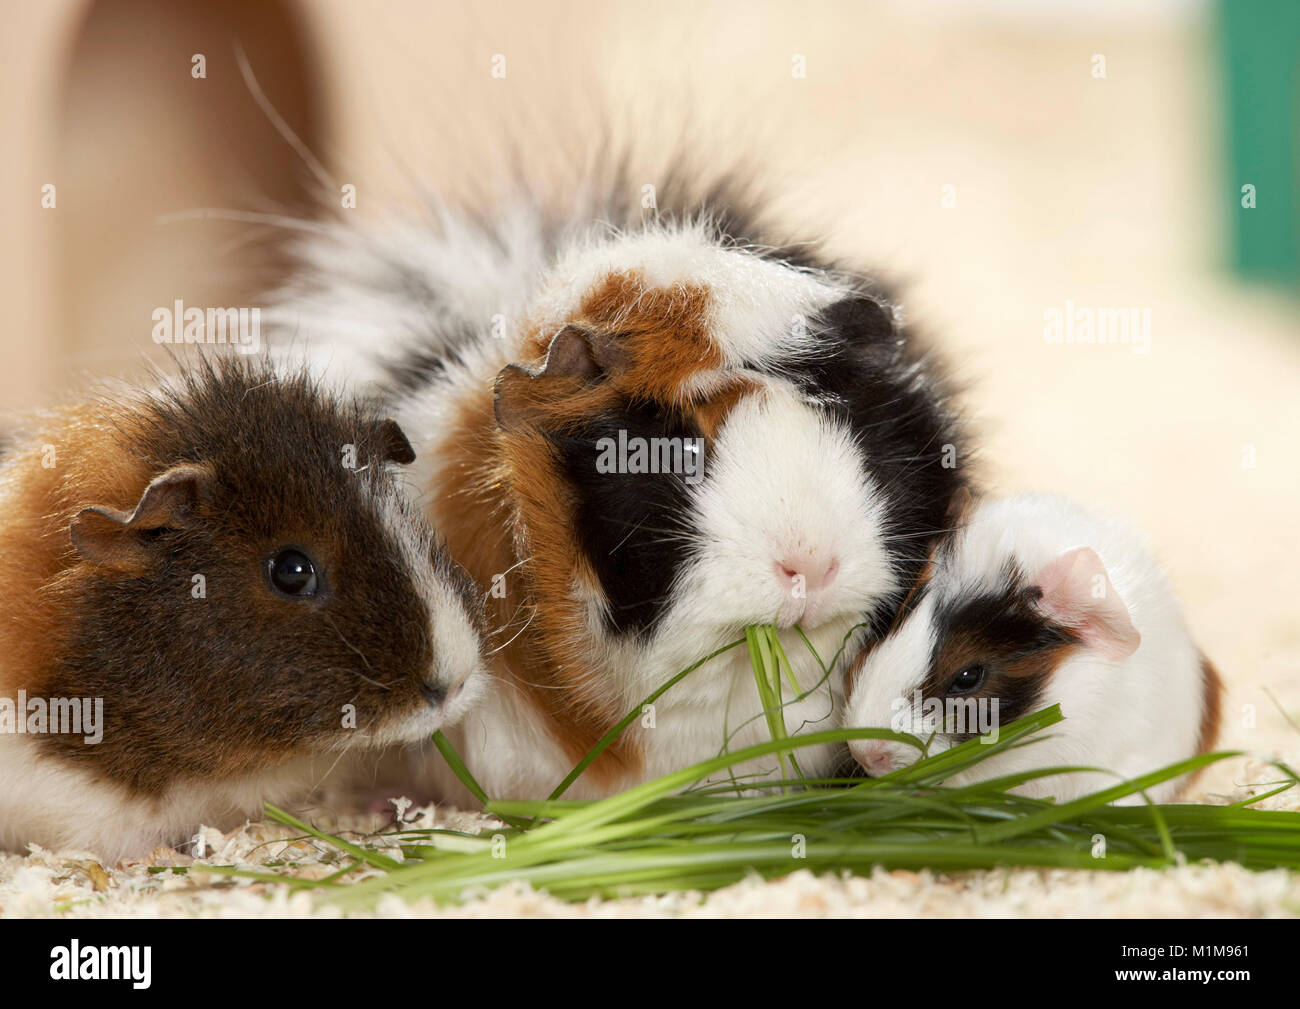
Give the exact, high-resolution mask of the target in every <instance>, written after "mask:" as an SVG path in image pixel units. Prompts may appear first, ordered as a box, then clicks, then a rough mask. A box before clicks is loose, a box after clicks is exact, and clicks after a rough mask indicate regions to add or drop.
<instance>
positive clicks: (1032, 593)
mask: <svg viewBox="0 0 1300 1009" xmlns="http://www.w3.org/2000/svg"><path fill="white" fill-rule="evenodd" d="M1002 580H1003V582H1004V585H1005V587H1004V588H1003V589H1001V590H999V591H997V592H989V593H985V594H981V595H978V596H967V597H958V598H954V599H950V600H946V601H943V602H940V603H938V604H937V605H936V608H935V612H934V616H933V619H934V624H935V628H936V630H937V642H936V645H935V648H934V652H933V653H932V655H931V657H930V663H931V665H930V671H929V674H928V675H927V677H926V680H925V683H924V684H923V686H922V688H921V693H922V695H923V696H924V697H926V698H931V697H937V698H940V699H942V698H944V697H947V696H948V688H949V685H950V684H951V682H952V679H953V677H954V676H955V675H956V674H957V673H958V672H960V671H961V670H962V669H964V668H966V667H967V666H969V665H972V664H974V663H978V664H980V665H982V666H983V667H984V669H985V671H986V672H985V680H984V684H983V685H982V686H981V687H980V688H979V689H978V690H975V691H973V692H971V693H968V694H962V695H960V696H961V697H962V698H964V699H965V698H975V699H979V698H994V697H996V698H997V699H998V719H999V722H1000V723H1001V724H1006V723H1008V722H1012V721H1015V720H1016V719H1017V718H1019V717H1021V716H1022V715H1027V714H1029V713H1030V712H1031V711H1034V710H1036V709H1037V708H1038V707H1039V706H1040V704H1041V702H1042V698H1043V693H1044V690H1045V689H1046V687H1047V684H1048V681H1049V680H1050V678H1051V675H1052V672H1053V671H1054V670H1055V668H1056V666H1057V665H1058V664H1059V663H1060V661H1061V660H1062V659H1063V658H1064V657H1065V655H1066V653H1067V652H1068V651H1070V650H1071V649H1072V648H1073V647H1074V646H1075V645H1076V644H1077V643H1078V639H1077V638H1076V637H1075V636H1074V635H1073V634H1072V633H1071V632H1070V631H1069V630H1068V629H1067V628H1065V627H1062V626H1060V625H1058V624H1056V623H1054V622H1052V621H1051V620H1048V619H1047V618H1046V617H1044V616H1043V615H1042V614H1041V613H1039V612H1038V611H1037V610H1036V609H1035V608H1034V606H1033V604H1034V602H1035V601H1036V599H1037V598H1038V597H1039V596H1040V595H1041V594H1042V593H1041V590H1039V589H1037V588H1034V587H1031V586H1026V585H1025V584H1024V578H1023V576H1022V575H1021V573H1020V571H1019V570H1018V569H1017V568H1016V567H1015V565H1014V564H1010V565H1008V566H1007V568H1006V569H1005V570H1004V571H1003V578H1002ZM956 738H958V739H966V738H970V734H957V736H956Z"/></svg>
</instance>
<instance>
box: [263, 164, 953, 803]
mask: <svg viewBox="0 0 1300 1009" xmlns="http://www.w3.org/2000/svg"><path fill="white" fill-rule="evenodd" d="M627 191H629V192H635V191H636V190H635V188H634V187H628V190H627ZM621 192H622V190H617V191H616V190H610V191H609V193H608V196H607V198H606V199H605V201H604V202H603V203H602V202H601V201H599V200H597V201H595V205H588V206H585V208H584V209H582V210H580V211H574V213H573V215H572V216H571V217H570V219H569V220H567V221H556V220H554V219H552V218H551V217H549V216H548V212H543V211H542V210H540V209H529V205H528V204H518V203H516V206H522V209H519V210H517V211H515V212H514V213H513V214H512V215H510V216H508V217H506V218H504V219H500V220H497V221H496V222H495V223H493V222H492V221H487V220H484V219H478V218H474V217H471V216H470V215H459V216H458V215H456V213H455V212H454V211H447V212H446V213H445V214H444V223H443V226H442V228H441V229H440V230H439V229H434V228H429V229H427V230H425V231H423V232H421V231H417V230H415V229H414V227H413V226H411V225H407V226H404V227H402V228H398V229H394V230H393V231H392V232H391V233H386V232H384V231H382V230H379V229H373V230H364V231H358V230H357V228H358V227H364V226H354V225H340V226H339V227H338V228H337V229H336V230H335V231H333V232H332V233H330V234H328V235H326V236H325V237H320V236H316V237H313V238H311V239H308V244H307V245H306V246H305V248H304V251H303V252H302V263H303V265H302V269H301V271H300V273H299V275H298V276H297V278H296V279H295V280H294V282H293V283H292V284H291V285H290V286H289V287H288V288H286V289H285V290H284V291H283V292H281V294H280V295H279V298H278V309H277V311H276V316H277V318H278V320H279V321H280V323H281V324H282V325H283V326H284V327H285V330H286V331H287V332H291V333H293V334H295V340H296V341H297V346H298V348H299V352H301V349H302V346H303V345H304V344H307V343H309V342H310V341H311V340H312V339H313V338H314V339H316V340H318V341H319V352H318V357H319V360H321V361H324V362H326V363H327V364H328V365H329V366H330V367H332V368H333V369H334V370H335V372H336V373H337V372H340V371H341V372H342V373H345V374H346V375H348V376H352V377H355V378H357V379H358V380H359V381H361V382H362V383H363V384H364V386H365V388H366V389H367V390H368V391H371V392H374V391H378V392H379V393H380V394H382V395H384V396H385V401H386V404H387V405H388V406H389V407H390V408H391V409H392V410H393V411H394V413H395V416H396V417H397V418H398V419H399V421H400V422H401V424H402V425H403V427H404V428H405V429H406V430H407V431H409V432H410V433H411V435H412V439H413V442H414V444H415V445H416V446H417V448H418V452H419V455H420V457H421V462H420V463H418V464H417V467H416V469H415V471H414V479H415V482H416V484H417V486H418V487H419V489H420V491H421V493H422V501H423V502H424V505H425V508H426V511H427V513H428V514H429V516H430V517H431V518H432V520H433V522H434V524H435V526H437V527H438V528H439V529H440V530H442V531H443V532H444V534H445V535H446V537H447V540H448V546H449V549H450V551H451V553H452V556H453V557H455V558H456V560H457V561H459V562H460V563H461V564H463V565H464V566H465V568H466V569H467V570H468V571H469V573H470V575H471V577H473V578H474V580H475V581H476V582H478V583H479V584H481V585H482V586H484V587H485V588H486V589H488V600H487V603H488V612H489V626H490V627H491V634H492V635H493V640H494V643H495V646H496V648H495V651H494V654H493V656H492V668H493V671H494V673H495V674H496V676H497V679H498V684H497V688H496V689H494V690H493V691H492V692H491V694H490V696H489V697H488V698H486V699H485V701H484V704H483V705H482V706H480V708H479V709H478V711H477V712H476V714H475V717H474V718H472V719H470V720H469V721H467V722H466V723H465V725H464V726H462V727H461V728H460V730H459V732H458V733H453V734H452V738H453V740H454V741H455V742H456V743H457V745H458V747H459V748H460V750H461V754H462V756H463V757H464V758H465V760H466V762H467V764H468V766H469V767H470V769H471V770H472V771H473V772H474V774H475V775H476V776H478V778H479V780H480V782H481V784H482V785H483V786H484V787H485V789H486V790H487V791H488V793H489V794H491V795H493V796H499V797H530V798H531V797H539V796H545V795H546V794H548V793H549V792H550V790H551V789H552V788H553V787H554V786H555V785H556V784H557V783H558V782H559V781H560V780H561V779H562V778H563V777H564V775H565V774H566V772H567V771H568V770H569V769H570V768H571V767H572V766H573V765H574V763H575V762H576V761H578V760H579V759H580V758H581V757H582V756H583V755H584V754H585V753H586V752H587V751H588V750H589V749H590V747H591V746H592V745H593V744H595V743H596V742H597V741H598V740H599V739H601V737H602V736H604V735H605V734H606V733H607V732H608V730H610V729H611V727H612V726H614V725H615V724H616V723H617V722H618V720H619V719H620V718H621V717H622V716H624V715H625V714H627V713H628V712H629V711H631V710H633V709H634V708H636V707H637V705H639V703H640V702H641V701H642V700H643V699H644V698H645V697H646V696H647V695H649V694H650V693H651V692H652V691H654V690H655V689H656V688H658V687H660V686H661V685H662V684H664V683H665V682H666V681H667V680H668V679H669V678H670V677H672V676H673V675H674V674H676V673H678V672H680V671H682V670H683V669H685V668H686V667H687V666H688V665H690V664H691V663H693V662H695V661H697V660H699V659H700V658H702V657H703V656H705V655H707V654H709V653H711V652H712V651H714V650H716V649H718V648H720V647H722V646H725V645H726V644H728V643H730V642H733V641H736V640H737V639H738V638H739V637H741V635H742V631H743V628H744V627H745V626H746V625H751V624H770V623H774V624H776V625H777V626H778V627H779V628H780V629H781V633H782V640H783V642H784V647H785V651H786V653H787V654H788V656H789V657H790V659H791V662H792V664H793V669H794V673H795V676H796V678H797V681H798V684H799V686H800V688H801V695H802V696H801V698H800V699H798V700H793V701H792V700H791V698H792V695H793V688H792V687H788V686H787V693H786V700H787V702H789V703H787V705H786V707H785V708H784V716H785V721H786V725H787V728H788V731H789V732H791V733H796V732H799V731H801V730H804V729H822V728H830V727H833V726H834V725H835V722H836V719H837V718H838V715H839V705H838V700H837V699H838V698H839V696H840V685H839V684H840V674H839V673H837V674H836V675H834V676H828V675H827V674H826V672H825V670H824V669H823V668H822V666H821V664H820V662H819V661H818V659H817V658H815V657H814V656H812V655H811V654H810V653H809V650H808V649H807V648H806V647H805V645H804V643H803V642H802V641H801V640H800V638H799V636H798V633H797V631H796V630H795V628H796V627H798V628H800V629H801V630H802V631H804V632H806V633H807V636H808V638H809V640H810V641H811V643H812V645H813V646H814V647H815V649H816V651H817V653H818V655H819V656H820V660H821V662H824V663H826V664H830V663H831V662H832V661H833V659H834V657H835V656H836V655H837V654H838V653H839V651H840V650H841V648H842V647H843V646H844V645H845V643H846V640H847V639H849V638H850V637H851V636H853V635H854V633H855V628H856V627H858V626H859V625H861V624H865V625H866V631H865V633H869V632H870V631H871V630H872V629H875V630H877V631H880V630H883V629H884V628H885V627H887V626H888V623H889V619H890V616H891V615H892V612H893V610H894V608H896V607H897V605H898V603H899V602H900V601H901V599H902V596H903V595H904V594H905V591H906V587H907V586H908V585H909V584H910V583H911V582H912V581H913V580H914V578H915V575H916V572H917V571H918V570H919V567H920V565H921V564H922V563H924V560H925V556H926V552H927V545H928V543H929V541H930V540H931V539H932V538H933V537H935V536H936V535H938V534H939V533H940V532H941V531H942V530H943V528H944V521H945V515H946V512H947V509H948V506H949V503H950V500H951V498H952V496H953V494H954V493H955V492H956V491H957V489H958V488H960V487H962V486H964V485H965V483H966V479H967V478H966V475H965V474H966V470H965V467H964V462H965V455H964V441H963V438H962V431H961V428H962V425H961V423H960V420H959V417H958V413H957V411H956V410H955V409H954V408H953V406H952V400H951V394H950V391H949V387H948V384H947V382H946V380H945V378H944V376H943V374H942V371H941V369H940V367H939V366H938V364H937V363H936V361H935V360H934V358H933V357H932V355H931V354H929V353H928V352H927V351H926V350H925V349H924V348H922V347H921V346H920V345H919V343H918V341H917V339H916V338H915V337H914V335H913V334H912V333H911V332H910V331H909V330H908V329H907V328H905V327H904V326H903V325H902V323H901V320H900V313H899V312H898V310H897V309H896V306H894V305H893V304H892V303H891V302H890V301H889V299H888V298H887V297H886V296H885V295H884V294H883V293H882V292H881V291H880V290H879V289H878V288H877V287H876V286H874V285H873V283H872V282H870V281H869V280H868V279H867V278H865V277H863V276H861V275H855V274H851V273H848V272H845V271H842V270H839V269H837V268H836V267H835V266H834V264H832V263H830V262H827V261H823V260H821V259H819V258H818V257H817V256H816V254H815V253H814V252H813V251H811V250H810V249H809V247H808V246H806V245H798V246H796V245H785V246H780V247H777V246H774V245H772V244H762V237H761V232H760V230H759V229H758V226H757V225H756V224H754V222H753V220H752V219H751V218H750V217H749V216H748V215H747V213H746V212H745V210H744V202H743V201H742V200H740V199H738V198H737V197H736V196H735V194H734V193H730V192H729V191H728V190H727V189H726V188H725V187H719V188H715V189H713V190H712V191H711V195H710V196H708V197H707V198H704V199H701V200H699V201H692V200H691V199H690V198H688V197H686V196H684V195H682V196H675V195H674V193H673V190H672V187H671V186H670V185H663V186H660V187H659V191H658V208H659V209H658V212H657V213H653V214H646V215H643V213H642V211H641V210H640V209H639V206H638V207H635V208H632V209H629V208H628V207H626V206H624V205H622V204H621V202H620V199H621V197H620V193H621ZM552 206H553V205H552ZM611 225H613V227H611ZM340 269H341V270H342V272H340ZM308 352H309V356H310V348H308ZM767 735H768V727H767V725H766V724H765V722H764V719H763V718H762V712H761V704H760V701H759V698H758V695H757V691H756V689H755V685H754V680H753V674H752V672H751V670H750V666H749V659H748V656H747V655H746V654H745V650H744V649H743V648H738V649H734V650H733V651H731V652H728V653H726V654H725V655H723V656H720V657H718V658H716V659H714V660H713V661H711V662H710V663H709V664H707V665H706V666H705V667H703V668H701V669H700V670H698V672H696V673H694V674H692V675H691V676H690V677H688V678H687V679H685V680H683V681H682V682H680V683H678V684H676V685H675V686H673V687H672V688H671V690H669V691H668V692H667V693H666V694H664V695H663V696H662V697H661V698H660V699H659V700H658V701H657V703H656V705H655V707H654V710H653V711H647V712H644V713H643V715H642V717H641V718H640V719H639V720H638V721H637V722H636V723H634V724H633V725H631V726H630V727H629V728H628V729H627V731H625V732H624V733H623V734H622V735H621V737H620V738H619V739H618V740H617V742H616V743H614V745H612V746H610V747H609V748H608V749H607V750H605V751H604V753H603V754H602V756H601V758H600V759H599V760H597V761H596V762H595V763H594V764H592V765H591V766H590V768H588V770H587V771H586V772H585V773H584V775H583V776H582V777H581V778H580V779H579V780H578V781H577V782H576V784H575V786H574V788H573V789H572V790H571V793H570V794H572V795H574V796H585V797H594V796H600V795H606V794H609V793H611V792H614V791H617V790H619V789H621V788H625V787H627V786H629V785H632V784H635V783H637V782H640V781H643V780H645V779H647V778H649V777H652V776H655V775H659V774H662V773H666V772H668V771H671V770H675V769H678V768H680V767H682V766H684V765H686V764H689V763H691V762H693V761H696V760H701V759H705V758H708V757H712V756H715V755H717V754H718V753H719V752H722V751H724V750H726V749H728V748H730V749H735V748H737V747H739V746H743V745H746V744H750V743H755V742H760V741H762V740H764V739H766V738H767ZM799 759H800V761H801V766H802V768H803V770H804V772H805V773H817V772H818V771H820V770H823V769H825V768H828V767H829V766H830V764H831V763H832V762H833V760H834V750H833V749H832V748H829V747H826V748H822V749H820V750H818V751H816V752H813V751H807V750H806V751H804V752H803V753H802V754H801V755H800V758H799ZM775 768H776V761H775V760H770V761H763V762H760V765H757V766H753V767H745V768H737V769H736V773H737V774H738V775H739V774H742V773H745V774H764V773H767V774H771V773H772V772H773V771H774V769H775ZM444 782H445V784H446V786H447V787H449V788H454V782H452V781H450V780H449V779H446V778H445V776H444ZM460 797H461V798H464V796H463V794H461V795H460Z"/></svg>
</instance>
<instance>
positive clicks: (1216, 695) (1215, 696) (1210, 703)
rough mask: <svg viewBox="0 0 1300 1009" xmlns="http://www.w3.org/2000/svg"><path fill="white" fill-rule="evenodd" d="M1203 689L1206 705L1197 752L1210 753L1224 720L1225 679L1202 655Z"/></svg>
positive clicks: (1202, 714) (1197, 740) (1197, 742)
mask: <svg viewBox="0 0 1300 1009" xmlns="http://www.w3.org/2000/svg"><path fill="white" fill-rule="evenodd" d="M1201 689H1202V691H1203V697H1204V703H1205V706H1204V708H1202V710H1201V731H1200V733H1199V735H1198V736H1197V738H1196V752H1197V753H1209V752H1210V751H1211V750H1212V749H1214V747H1215V745H1216V744H1217V743H1218V741H1219V731H1220V726H1221V724H1222V721H1223V680H1222V679H1221V678H1220V677H1219V671H1218V670H1217V669H1215V668H1214V664H1213V663H1212V662H1211V661H1210V660H1209V659H1207V658H1206V657H1205V656H1201Z"/></svg>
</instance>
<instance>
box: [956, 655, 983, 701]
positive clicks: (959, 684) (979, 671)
mask: <svg viewBox="0 0 1300 1009" xmlns="http://www.w3.org/2000/svg"><path fill="white" fill-rule="evenodd" d="M985 675H986V673H985V669H984V665H983V664H982V663H979V662H973V663H971V664H970V665H969V666H967V667H966V668H965V669H963V670H962V671H961V672H959V673H958V674H957V675H956V676H954V677H953V678H952V682H951V683H949V684H948V693H950V694H969V693H971V692H972V691H974V690H979V688H980V687H982V686H983V685H984V678H985Z"/></svg>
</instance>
